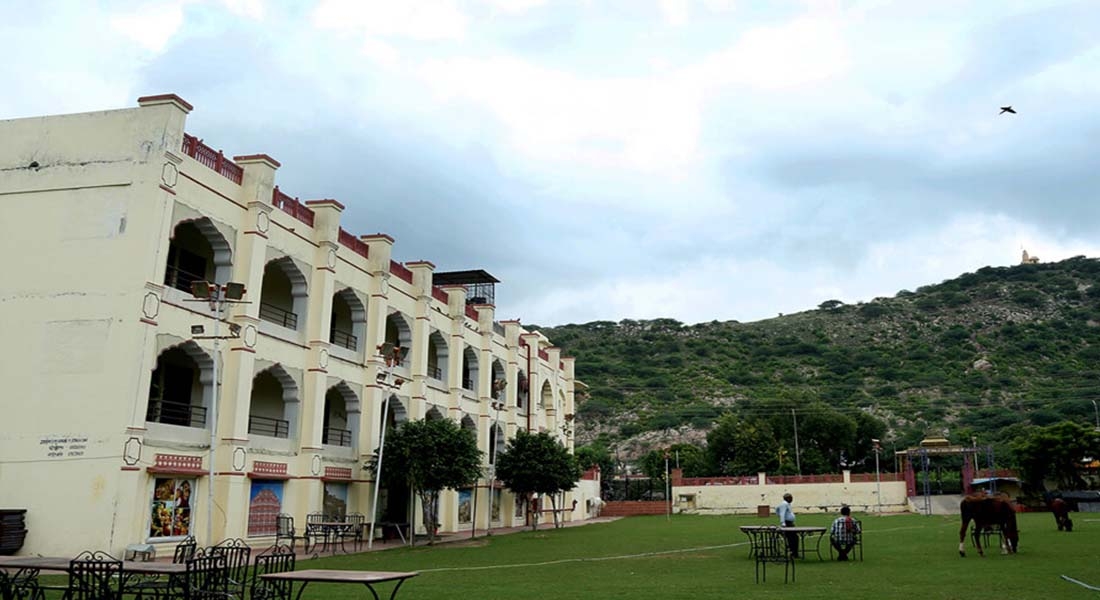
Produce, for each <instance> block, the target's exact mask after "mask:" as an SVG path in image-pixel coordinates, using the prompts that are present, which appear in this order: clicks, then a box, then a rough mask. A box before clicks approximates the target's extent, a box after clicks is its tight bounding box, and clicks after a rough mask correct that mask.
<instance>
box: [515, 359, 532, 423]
mask: <svg viewBox="0 0 1100 600" xmlns="http://www.w3.org/2000/svg"><path fill="white" fill-rule="evenodd" d="M530 394H531V382H530V380H529V379H527V373H526V372H524V371H523V370H520V371H519V372H518V373H517V374H516V408H518V409H519V411H520V412H521V413H526V412H527V400H528V396H530Z"/></svg>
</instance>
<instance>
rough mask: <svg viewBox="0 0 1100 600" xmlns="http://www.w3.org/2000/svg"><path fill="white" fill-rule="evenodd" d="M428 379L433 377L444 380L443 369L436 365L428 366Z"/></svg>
mask: <svg viewBox="0 0 1100 600" xmlns="http://www.w3.org/2000/svg"><path fill="white" fill-rule="evenodd" d="M428 377H431V378H432V379H440V380H442V379H443V369H441V368H439V367H437V366H435V365H428Z"/></svg>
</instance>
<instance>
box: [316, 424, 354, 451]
mask: <svg viewBox="0 0 1100 600" xmlns="http://www.w3.org/2000/svg"><path fill="white" fill-rule="evenodd" d="M321 443H322V444H329V445H331V446H351V431H348V430H347V429H338V428H336V427H326V428H324V429H323V430H322V431H321Z"/></svg>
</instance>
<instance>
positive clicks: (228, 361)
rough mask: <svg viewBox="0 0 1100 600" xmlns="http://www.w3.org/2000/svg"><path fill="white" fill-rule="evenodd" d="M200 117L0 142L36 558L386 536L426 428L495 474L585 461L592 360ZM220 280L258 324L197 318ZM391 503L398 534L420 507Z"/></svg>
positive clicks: (15, 486)
mask: <svg viewBox="0 0 1100 600" xmlns="http://www.w3.org/2000/svg"><path fill="white" fill-rule="evenodd" d="M191 109H192V107H191V106H190V105H189V104H188V103H187V102H185V101H184V100H182V99H181V98H179V97H177V96H175V95H162V96H149V97H144V98H140V99H139V100H138V107H137V108H129V109H123V110H112V111H105V112H96V113H85V114H74V115H61V116H47V117H40V118H27V119H16V120H9V121H0V140H2V142H0V245H2V246H0V247H2V248H3V250H4V255H5V256H6V257H7V266H6V267H5V269H4V270H3V274H2V275H0V331H3V337H4V340H5V341H6V342H7V343H8V347H7V350H6V351H5V353H4V359H3V360H2V361H0V373H2V374H3V380H4V381H5V383H6V385H5V391H4V393H3V395H2V401H0V402H2V404H0V507H4V508H27V509H28V511H29V512H28V513H27V523H28V525H27V529H28V531H29V534H28V536H27V540H26V545H25V546H24V549H23V551H24V552H37V553H42V554H64V553H70V554H71V553H75V552H76V551H79V550H82V549H87V548H96V549H109V550H113V551H116V552H118V551H119V550H120V549H121V548H122V547H124V546H126V545H128V544H131V543H135V542H144V541H151V542H157V541H164V542H168V541H172V540H175V539H178V538H180V537H182V536H183V535H185V534H188V533H190V534H193V535H196V537H198V538H199V542H200V543H212V542H214V541H216V540H220V539H223V538H227V537H242V538H246V539H257V538H259V539H257V541H262V539H263V538H267V537H269V536H271V535H273V533H274V522H275V520H274V515H276V514H278V513H289V514H291V515H294V516H296V517H298V521H299V522H302V521H303V520H304V519H303V517H304V516H305V515H306V514H308V513H311V512H322V511H347V512H359V513H362V514H365V515H368V518H369V515H370V511H371V496H372V494H373V491H374V487H373V486H374V482H373V480H372V479H373V471H372V470H371V465H372V462H373V460H374V458H375V451H376V449H377V448H378V447H379V441H380V437H381V434H382V430H383V427H386V426H389V427H392V426H394V425H396V424H399V423H401V422H403V421H406V420H409V419H420V418H446V419H453V420H455V421H456V422H459V423H460V424H461V426H462V427H464V428H468V429H469V430H470V431H472V432H474V433H475V434H476V436H477V439H478V441H479V445H480V447H481V449H482V450H483V451H484V452H485V456H486V472H487V474H488V473H491V469H490V468H489V467H490V464H489V463H490V462H491V461H492V460H494V457H495V453H496V450H497V449H499V448H501V447H503V444H504V442H505V440H506V439H508V438H509V437H511V436H513V435H515V432H516V431H518V430H529V431H540V430H543V431H549V432H552V433H553V434H554V435H557V436H559V437H560V439H561V441H562V442H563V443H564V444H566V445H567V446H570V447H571V446H572V439H571V427H570V423H569V421H570V419H571V415H572V414H573V406H574V404H573V402H574V389H575V387H578V386H580V385H581V384H580V383H579V382H577V381H575V379H574V375H573V373H574V370H573V359H572V358H569V357H564V356H561V353H560V351H559V350H558V349H557V348H554V347H553V346H551V345H550V343H549V341H548V340H547V339H546V338H545V337H544V336H543V335H541V334H540V333H537V332H529V331H526V330H525V329H524V328H523V327H521V326H520V323H519V322H518V321H502V322H497V321H496V320H494V306H493V304H492V298H491V291H492V282H493V281H494V280H492V278H491V277H490V276H488V275H487V274H485V273H484V272H472V273H470V272H467V273H449V274H435V273H434V270H435V267H434V265H433V264H432V263H430V262H425V261H420V262H410V263H406V264H401V263H399V262H396V261H394V260H393V259H392V258H391V250H392V248H393V245H394V240H393V239H392V238H391V237H389V236H387V235H385V234H381V233H378V234H373V235H363V236H355V235H352V234H351V233H349V232H348V231H346V230H345V229H343V228H341V226H340V217H341V213H342V211H343V210H344V206H343V205H342V204H341V203H339V202H337V201H335V200H313V201H305V202H299V201H298V200H297V198H295V197H292V196H291V195H289V194H287V193H286V192H284V191H282V190H280V189H279V187H278V186H277V185H276V171H277V170H278V169H279V167H280V165H279V163H278V161H276V160H275V159H273V158H271V157H269V156H267V155H264V154H255V155H246V156H235V157H233V158H232V160H231V159H229V158H227V157H225V156H223V155H222V153H221V152H220V151H214V150H212V149H211V148H210V147H208V146H207V145H206V144H205V143H204V142H203V141H202V140H201V139H199V138H197V137H194V136H192V135H189V134H188V133H186V132H185V123H186V118H187V114H188V113H189V112H190V111H191ZM436 275H438V279H439V280H440V283H439V285H436V284H435V283H433V278H435V276H436ZM471 275H472V276H473V277H472V278H471ZM198 281H207V282H211V283H213V284H216V285H217V286H225V285H226V284H229V283H231V282H233V283H240V284H243V286H244V294H243V297H242V300H243V302H229V303H225V304H222V303H211V302H208V301H205V300H200V299H196V298H195V296H194V295H193V294H192V290H193V287H192V286H193V284H194V283H195V282H198ZM442 282H449V283H442ZM486 285H488V288H486ZM207 289H209V288H207ZM486 289H487V290H488V292H489V294H488V296H487V295H486ZM240 291H241V290H240V289H237V290H230V295H231V296H238V295H240V294H239V292H240ZM471 291H473V293H470V292H471ZM235 292H236V293H235ZM223 310H224V312H222V314H223V315H224V320H218V319H216V316H217V315H218V313H219V312H221V311H223ZM215 332H217V335H218V336H219V337H214V334H215ZM386 342H390V343H392V344H395V345H399V346H400V347H401V348H403V349H404V350H405V352H404V353H403V356H402V357H401V361H400V362H399V363H398V364H396V365H393V366H390V365H387V364H386V362H385V361H384V360H383V359H382V358H381V357H380V356H379V354H378V348H380V347H383V346H384V345H385V343H386ZM398 382H403V383H402V384H398ZM383 405H386V406H388V410H387V413H388V414H385V415H383V414H382V410H383V409H382V407H383ZM501 405H503V407H501ZM588 489H592V488H579V489H578V491H576V492H574V495H573V496H572V497H570V498H568V499H569V500H573V499H579V500H580V502H579V506H582V507H583V506H586V505H588V504H589V503H586V502H585V500H586V499H587V498H586V497H585V496H586V495H587V494H595V492H594V491H593V492H589V491H586V490H588ZM381 497H382V501H381V503H380V506H379V509H378V515H377V520H378V521H405V520H406V515H407V514H408V512H409V510H410V505H412V504H414V503H415V500H413V499H410V498H409V493H408V491H407V490H384V489H383V490H382V493H381ZM517 500H518V499H516V498H514V497H513V496H512V495H511V494H510V493H509V492H508V490H505V489H501V487H500V486H499V484H490V483H489V482H488V480H487V479H485V478H483V479H482V480H480V482H479V485H477V486H475V487H473V488H472V489H470V490H459V491H457V492H447V493H445V494H444V495H443V496H442V500H441V505H440V521H441V530H442V531H444V532H446V531H459V530H462V529H466V530H469V528H470V527H475V526H476V527H478V528H485V527H486V526H510V525H516V524H521V523H522V522H523V519H524V516H523V513H522V511H518V510H517V509H516V507H517V506H519V505H520V503H519V502H517ZM475 502H476V504H477V507H478V508H477V510H474V509H473V506H472V505H473V504H474V503H475ZM210 504H212V507H210ZM583 513H584V511H583V509H581V510H577V511H575V514H573V515H569V516H571V517H573V518H583V516H584V514H583ZM417 514H419V512H418V511H417ZM207 538H209V539H207Z"/></svg>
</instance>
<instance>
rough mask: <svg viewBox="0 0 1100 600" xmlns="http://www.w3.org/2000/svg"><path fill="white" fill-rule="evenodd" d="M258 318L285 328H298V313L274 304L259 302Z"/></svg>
mask: <svg viewBox="0 0 1100 600" xmlns="http://www.w3.org/2000/svg"><path fill="white" fill-rule="evenodd" d="M260 318H261V319H263V320H264V321H267V322H268V323H274V324H276V325H281V326H283V327H286V328H287V329H298V315H296V314H294V313H293V312H291V311H289V310H287V309H285V308H280V307H278V306H275V305H274V304H268V303H266V302H261V303H260Z"/></svg>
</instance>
